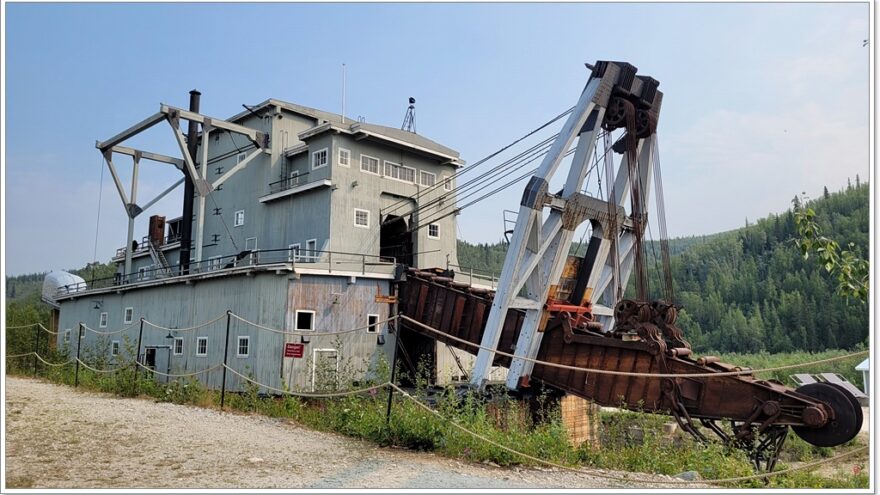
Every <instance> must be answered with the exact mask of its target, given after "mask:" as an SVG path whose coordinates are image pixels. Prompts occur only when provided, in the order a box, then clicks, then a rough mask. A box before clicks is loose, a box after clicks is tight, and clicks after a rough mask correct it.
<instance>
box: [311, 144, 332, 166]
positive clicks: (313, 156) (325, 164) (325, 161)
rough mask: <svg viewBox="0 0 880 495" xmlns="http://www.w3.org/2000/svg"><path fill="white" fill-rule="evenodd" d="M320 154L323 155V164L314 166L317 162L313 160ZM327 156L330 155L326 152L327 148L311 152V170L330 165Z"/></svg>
mask: <svg viewBox="0 0 880 495" xmlns="http://www.w3.org/2000/svg"><path fill="white" fill-rule="evenodd" d="M322 153H323V154H324V163H322V164H321V165H315V164H316V163H317V161H316V160H315V157H317V156H318V155H320V154H322ZM329 155H330V153H329V152H328V150H327V148H322V149H319V150H317V151H313V152H312V170H317V169H319V168H324V167H326V166H327V165H328V164H329V163H330V156H329Z"/></svg>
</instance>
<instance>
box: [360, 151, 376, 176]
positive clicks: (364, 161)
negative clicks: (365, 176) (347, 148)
mask: <svg viewBox="0 0 880 495" xmlns="http://www.w3.org/2000/svg"><path fill="white" fill-rule="evenodd" d="M361 170H362V171H364V172H367V173H369V174H374V175H379V159H378V158H373V157H372V156H367V155H361Z"/></svg>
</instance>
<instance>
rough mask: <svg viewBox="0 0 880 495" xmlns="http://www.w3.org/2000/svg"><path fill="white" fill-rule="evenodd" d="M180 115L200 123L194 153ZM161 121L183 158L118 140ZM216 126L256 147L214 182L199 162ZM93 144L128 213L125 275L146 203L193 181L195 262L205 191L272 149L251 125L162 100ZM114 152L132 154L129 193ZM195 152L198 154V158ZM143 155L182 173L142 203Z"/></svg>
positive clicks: (199, 246) (204, 159)
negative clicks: (154, 109) (143, 115)
mask: <svg viewBox="0 0 880 495" xmlns="http://www.w3.org/2000/svg"><path fill="white" fill-rule="evenodd" d="M181 119H182V120H186V121H189V122H194V123H196V124H198V125H200V126H201V147H200V148H198V152H197V153H194V154H191V153H190V151H189V150H188V149H187V141H186V137H185V136H184V134H183V132H182V131H181V130H180V120H181ZM162 122H166V123H167V124H169V126H170V128H171V131H172V133H173V136H174V139H175V141H176V142H177V145H178V146H179V148H180V152H181V155H182V159H181V158H174V157H170V156H166V155H162V154H158V153H151V152H149V151H142V150H138V149H134V148H129V147H125V146H122V145H121V143H123V142H124V141H126V140H127V139H129V138H131V137H133V136H136V135H138V134H140V133H142V132H144V131H146V130H147V129H150V128H152V127H154V126H156V125H158V124H160V123H162ZM215 130H222V131H228V132H232V133H236V134H240V135H242V136H245V137H246V138H248V139H249V140H250V141H251V142H252V143H254V145H255V146H256V149H255V150H254V151H252V152H250V153H248V154H247V156H246V157H245V158H244V159H243V160H242V161H240V162H238V163H237V164H236V165H235V166H233V167H232V168H231V169H229V171H227V172H226V173H225V174H223V175H221V176H220V177H218V178H217V179H216V180H214V181H213V182H209V181H208V180H207V169H208V167H207V166H201V164H205V163H207V162H208V154H209V153H208V151H209V139H208V136H209V135H210V133H211V132H212V131H215ZM95 147H96V148H98V150H100V152H101V154H102V156H103V157H104V161H105V162H106V163H107V168H108V169H109V170H110V175H111V176H112V177H113V182H114V183H115V184H116V190H117V191H118V192H119V198H120V199H121V200H122V204H123V207H124V208H125V212H126V215H127V216H128V243H127V244H126V249H125V274H126V275H128V274H129V273H131V257H132V249H131V246H132V241H133V240H134V220H135V218H137V216H138V215H140V214H141V213H143V212H144V211H145V210H147V209H148V208H149V207H151V206H153V205H154V204H155V203H156V202H157V201H159V200H160V199H162V198H163V197H165V196H166V195H168V194H169V193H170V192H172V191H173V190H175V189H176V188H177V187H178V186H180V185H181V184H182V183H184V181H185V179H186V178H189V180H191V181H192V183H193V185H194V191H195V193H196V195H197V196H198V208H197V210H196V212H195V223H196V239H195V241H196V242H195V257H194V261H195V262H196V263H197V262H199V261H201V259H202V244H203V237H204V224H205V200H206V198H207V197H208V195H209V194H211V192H212V191H214V190H215V189H217V188H218V187H219V186H220V185H221V184H223V183H224V182H226V181H227V180H228V179H229V178H230V177H232V176H233V175H235V174H236V173H237V172H239V171H241V170H242V169H243V168H245V167H246V166H248V165H249V164H250V163H251V162H252V161H253V160H254V159H255V158H256V157H258V156H259V155H261V154H263V153H271V148H270V143H269V136H268V135H267V134H266V133H264V132H261V131H258V130H255V129H251V128H249V127H245V126H243V125H239V124H235V123H232V122H228V121H226V120H223V119H216V118H211V117H207V116H205V115H202V114H200V113H197V112H191V111H188V110H182V109H180V108H176V107H172V106H170V105H165V104H160V106H159V111H158V112H156V113H155V114H153V115H151V116H149V117H147V118H146V119H144V120H142V121H140V122H138V123H137V124H135V125H133V126H131V127H129V128H128V129H126V130H124V131H122V132H120V133H118V134H116V135H115V136H113V137H111V138H109V139H106V140H104V141H97V142H96V143H95ZM194 149H195V148H194ZM114 154H119V155H128V156H130V157H131V158H132V178H131V188H130V190H129V192H128V193H126V190H125V187H124V186H123V184H122V181H121V180H120V178H119V174H118V173H117V170H116V165H115V164H114V161H113V160H114ZM194 155H200V159H199V158H197V156H194ZM142 159H146V160H151V161H154V162H158V163H164V164H170V165H174V166H175V167H176V168H177V169H178V170H180V171H181V172H183V174H184V177H182V178H181V179H179V180H178V181H176V182H175V183H174V184H172V185H171V186H169V187H168V188H167V189H165V190H164V191H162V192H161V193H159V194H158V195H157V196H156V197H155V198H153V199H152V200H150V201H148V202H147V203H146V204H144V205H143V206H141V205H139V204H138V202H137V188H138V170H139V167H140V161H141V160H142ZM187 220H188V219H183V221H187ZM190 221H191V220H190Z"/></svg>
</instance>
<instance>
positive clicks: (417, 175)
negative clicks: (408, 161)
mask: <svg viewBox="0 0 880 495" xmlns="http://www.w3.org/2000/svg"><path fill="white" fill-rule="evenodd" d="M400 170H401V171H403V170H411V171H412V176H413V178H412V180H403V179H398V180H400V182H406V183H407V184H415V183H416V181H417V180H418V179H419V171H418V170H416V169H415V168H413V167H407V166H406V165H401V166H400Z"/></svg>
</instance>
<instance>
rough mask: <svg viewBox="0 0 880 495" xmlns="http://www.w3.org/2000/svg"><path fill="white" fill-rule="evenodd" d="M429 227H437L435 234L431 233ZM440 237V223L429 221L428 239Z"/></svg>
mask: <svg viewBox="0 0 880 495" xmlns="http://www.w3.org/2000/svg"><path fill="white" fill-rule="evenodd" d="M431 227H434V228H436V229H437V234H436V235H431ZM439 238H440V224H439V223H429V224H428V239H439Z"/></svg>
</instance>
